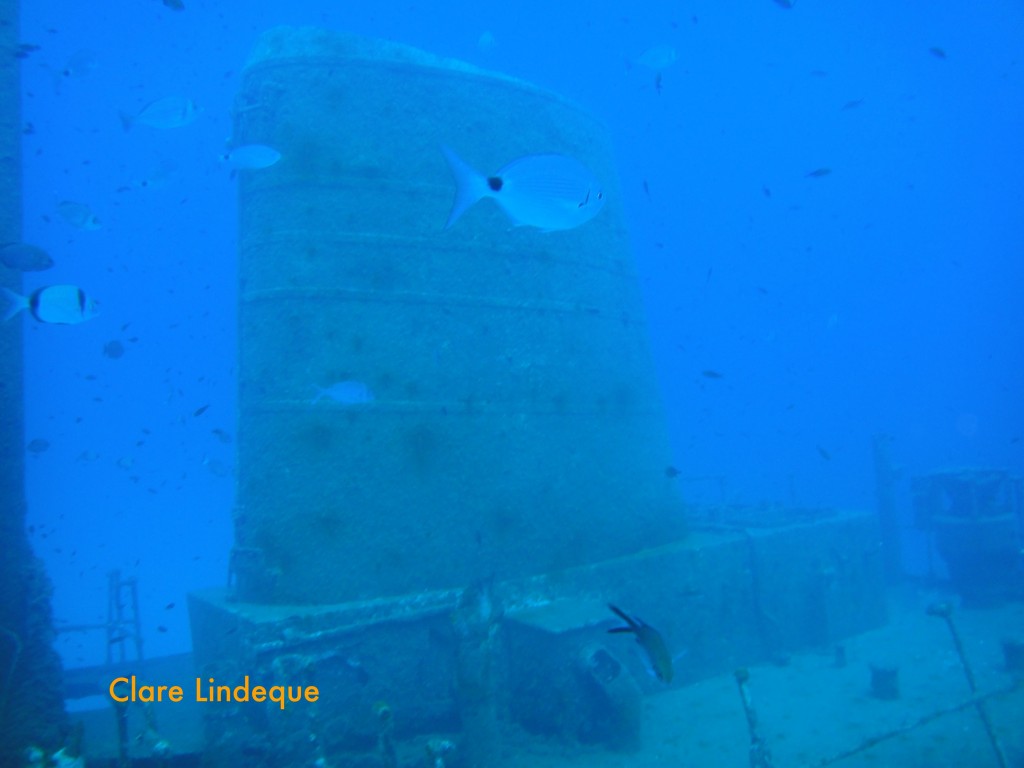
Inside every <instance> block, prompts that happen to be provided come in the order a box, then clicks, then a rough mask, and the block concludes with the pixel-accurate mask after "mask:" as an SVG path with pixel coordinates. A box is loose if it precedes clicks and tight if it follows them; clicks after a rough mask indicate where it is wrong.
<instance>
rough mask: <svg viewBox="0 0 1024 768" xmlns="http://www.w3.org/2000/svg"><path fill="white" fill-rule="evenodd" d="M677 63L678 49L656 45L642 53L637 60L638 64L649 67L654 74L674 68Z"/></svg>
mask: <svg viewBox="0 0 1024 768" xmlns="http://www.w3.org/2000/svg"><path fill="white" fill-rule="evenodd" d="M675 61H676V49H675V48H673V47H672V46H671V45H655V46H651V47H650V48H648V49H647V50H646V51H644V52H643V53H641V54H640V55H639V56H638V57H637V60H636V63H637V64H640V65H641V66H644V67H647V68H648V69H650V70H653V71H654V72H661V71H662V70H664V69H667V68H668V67H670V66H672V65H673V64H674V63H675Z"/></svg>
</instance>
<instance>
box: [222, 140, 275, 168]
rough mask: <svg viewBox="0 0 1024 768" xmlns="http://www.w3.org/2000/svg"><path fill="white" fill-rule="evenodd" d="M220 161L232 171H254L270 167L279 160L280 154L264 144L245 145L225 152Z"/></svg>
mask: <svg viewBox="0 0 1024 768" xmlns="http://www.w3.org/2000/svg"><path fill="white" fill-rule="evenodd" d="M220 159H221V161H222V162H223V163H224V164H225V165H227V166H228V168H231V169H232V170H235V171H255V170H259V169H260V168H269V167H270V166H272V165H273V164H274V163H276V162H277V161H278V160H280V159H281V153H280V152H278V151H277V150H276V149H274V148H273V147H268V146H267V145H266V144H246V145H245V146H242V147H235V148H234V149H231V150H229V151H227V152H225V153H224V154H223V155H221V156H220Z"/></svg>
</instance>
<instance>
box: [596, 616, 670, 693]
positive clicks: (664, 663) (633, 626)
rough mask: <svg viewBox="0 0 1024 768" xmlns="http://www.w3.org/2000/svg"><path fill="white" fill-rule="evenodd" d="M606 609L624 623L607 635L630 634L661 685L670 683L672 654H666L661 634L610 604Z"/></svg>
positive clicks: (666, 649)
mask: <svg viewBox="0 0 1024 768" xmlns="http://www.w3.org/2000/svg"><path fill="white" fill-rule="evenodd" d="M608 608H609V609H611V611H612V612H613V613H614V614H615V615H616V616H618V617H619V618H620V619H622V620H623V621H624V622H626V626H624V627H612V628H611V629H609V630H608V633H609V634H613V635H614V634H619V633H626V632H628V633H630V634H632V635H633V636H634V637H635V638H636V641H637V643H638V644H639V645H640V647H641V648H643V651H644V655H645V656H646V657H647V661H648V663H649V664H650V665H651V671H652V672H654V675H655V676H656V677H657V678H658V679H659V680H661V681H662V682H663V683H671V682H672V677H673V674H674V670H673V669H672V654H671V653H669V652H668V645H666V644H665V639H664V638H663V637H662V636H661V633H660V632H658V630H656V629H655V628H654V627H652V626H651V625H650V624H647V623H645V622H644V621H643V620H641V619H638V618H637V617H636V616H630V615H629V614H628V613H626V612H625V611H623V610H622V609H621V608H617V607H616V606H614V605H612V604H611V603H609V604H608Z"/></svg>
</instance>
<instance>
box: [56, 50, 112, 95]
mask: <svg viewBox="0 0 1024 768" xmlns="http://www.w3.org/2000/svg"><path fill="white" fill-rule="evenodd" d="M99 63H100V62H99V58H98V57H97V56H96V54H95V53H93V52H92V51H85V50H83V51H76V52H75V53H73V54H71V56H70V57H69V58H68V60H67V61H66V62H65V63H64V66H63V67H61V68H60V69H57V70H53V69H51V70H50V71H51V72H53V90H54V93H60V86H61V83H63V82H64V81H65V80H72V79H77V78H81V77H86V76H87V75H90V74H92V73H93V72H95V71H96V69H97V68H98V67H99ZM48 69H49V68H48Z"/></svg>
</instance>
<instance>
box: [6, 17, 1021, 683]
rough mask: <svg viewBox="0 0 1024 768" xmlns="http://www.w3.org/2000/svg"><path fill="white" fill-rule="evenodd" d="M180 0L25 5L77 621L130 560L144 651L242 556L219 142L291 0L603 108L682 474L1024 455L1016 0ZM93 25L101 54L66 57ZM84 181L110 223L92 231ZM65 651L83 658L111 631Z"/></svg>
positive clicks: (39, 474) (172, 638)
mask: <svg viewBox="0 0 1024 768" xmlns="http://www.w3.org/2000/svg"><path fill="white" fill-rule="evenodd" d="M185 4H186V8H185V10H184V11H180V12H176V11H173V10H171V9H169V8H167V7H165V6H164V5H162V4H161V3H160V2H158V0H135V2H132V3H119V4H104V3H92V4H71V3H67V2H58V0H33V2H31V3H25V4H24V5H23V9H22V34H21V39H22V40H23V41H24V42H26V43H33V44H36V45H39V46H40V49H39V50H38V51H35V52H34V53H32V54H31V55H30V56H29V57H28V58H27V59H26V60H25V62H24V98H23V117H24V121H25V122H26V135H25V137H24V168H25V216H24V239H25V240H27V241H28V242H32V243H36V244H38V245H40V246H43V247H45V248H47V249H48V250H49V251H50V253H51V254H52V256H53V257H54V258H55V260H56V261H57V264H56V266H55V267H54V268H53V269H52V270H50V271H49V272H45V273H38V274H31V275H28V276H27V277H26V281H25V287H26V289H27V290H28V289H32V288H35V287H38V286H40V285H45V284H51V283H63V282H70V283H76V284H79V285H81V286H83V287H84V288H85V289H86V290H87V291H88V292H89V293H91V294H92V295H94V296H95V297H96V298H98V299H99V300H100V301H101V302H102V310H103V314H102V315H101V317H99V318H97V319H95V320H92V321H90V322H88V323H85V324H82V325H78V326H72V327H52V326H50V327H44V326H40V325H38V324H36V323H34V322H32V321H31V320H29V319H24V318H23V319H19V320H18V321H17V322H23V323H24V324H25V342H26V364H27V368H26V378H27V392H28V402H27V435H26V436H27V438H28V439H29V440H31V439H34V438H42V439H45V440H47V441H48V442H49V448H48V449H47V450H46V451H44V452H42V453H39V454H32V455H30V456H29V461H28V472H29V474H28V483H29V500H30V521H29V522H30V525H31V526H32V529H31V531H32V540H33V544H34V546H35V548H36V551H37V552H38V553H39V554H40V555H41V556H43V557H44V558H45V559H46V561H47V565H48V567H49V569H50V572H51V574H52V576H53V579H54V582H55V586H56V592H55V598H54V607H55V612H56V616H57V618H58V620H59V621H61V622H71V623H79V622H91V621H102V620H104V618H105V611H106V575H105V574H106V573H107V571H109V570H110V569H112V568H120V569H122V571H124V572H125V573H130V574H137V575H138V576H139V579H140V595H141V598H142V615H143V622H144V631H145V634H146V643H147V646H146V648H147V653H148V654H151V655H152V654H160V653H166V652H172V651H180V650H185V649H187V648H188V647H189V644H190V640H189V635H188V626H187V618H186V614H185V612H184V595H185V593H186V592H187V591H188V590H190V589H193V588H196V587H201V586H208V585H211V584H218V585H219V584H222V583H223V582H224V581H225V579H226V573H227V552H228V549H229V547H230V543H231V531H230V510H231V505H232V492H233V478H232V474H231V473H232V471H233V470H234V466H233V444H231V443H227V442H224V441H223V439H222V437H221V436H218V435H217V434H215V433H214V432H213V430H222V431H223V432H225V433H227V434H229V435H233V434H234V407H235V393H234V357H235V295H236V294H235V255H234V250H235V234H234V230H235V222H236V201H235V182H234V181H233V180H232V179H231V178H230V177H229V173H228V171H227V169H225V168H224V167H223V166H222V165H221V164H220V163H219V162H218V159H217V158H218V155H219V154H220V153H221V152H222V151H224V147H225V141H226V140H227V139H228V138H229V137H230V135H231V118H230V108H231V104H232V99H233V97H234V93H235V90H236V88H237V86H238V82H239V72H240V69H241V67H242V65H243V63H244V61H245V58H246V56H247V55H248V52H249V51H250V49H251V47H252V45H253V43H254V41H255V40H256V38H257V36H258V35H259V33H260V32H262V31H263V30H265V29H267V28H269V27H271V26H274V25H276V24H303V25H305V24H313V25H321V26H325V27H329V28H333V29H339V30H345V31H351V32H357V33H361V34H366V35H369V36H374V37H384V38H389V39H393V40H396V41H400V42H403V43H408V44H411V45H414V46H418V47H421V48H423V49H426V50H429V51H431V52H433V53H437V54H440V55H444V56H451V57H456V58H460V59H464V60H467V61H470V62H472V63H475V64H478V65H480V66H483V67H487V68H491V69H494V70H497V71H501V72H504V73H508V74H511V75H514V76H517V77H520V78H522V79H525V80H529V81H532V82H534V83H536V84H538V85H540V86H542V87H544V88H547V89H550V90H553V91H556V92H559V93H561V94H564V95H565V96H567V97H569V98H571V99H573V100H575V101H577V102H579V103H581V104H583V105H584V106H585V107H586V108H587V109H589V110H591V111H592V112H593V113H595V114H596V115H598V116H599V117H600V118H602V119H603V120H604V121H605V123H606V124H607V125H608V128H609V130H610V132H611V134H612V137H613V141H614V144H615V148H616V161H617V165H618V170H619V176H620V181H621V190H622V194H623V195H624V200H623V203H624V205H625V209H626V211H627V213H628V218H629V226H630V230H631V237H632V241H633V246H634V253H635V258H636V262H637V268H638V272H639V274H640V276H641V280H642V283H643V289H644V294H645V298H646V302H647V319H648V323H649V328H650V337H651V344H652V350H653V353H654V356H655V361H656V365H657V369H658V372H659V376H660V383H661V386H662V390H663V393H664V399H665V403H666V407H667V415H668V419H669V423H670V429H671V436H672V439H673V445H674V461H675V466H676V467H678V468H679V469H680V471H681V473H682V474H681V475H680V477H679V478H678V482H679V486H680V491H681V492H682V493H683V495H684V498H687V499H690V500H692V501H695V502H719V501H738V502H745V503H759V502H761V501H769V502H778V503H783V504H797V505H814V506H820V505H824V506H838V507H861V508H864V507H869V506H870V505H871V504H872V503H873V493H874V486H873V476H872V467H871V452H870V441H871V436H872V435H874V434H878V433H887V434H890V435H892V436H893V438H894V443H893V456H894V459H895V460H896V463H897V464H898V465H900V466H901V467H903V468H904V473H905V476H909V475H912V474H914V473H917V472H922V471H927V470H931V469H936V468H943V467H950V466H985V467H1004V468H1009V469H1015V470H1020V469H1021V467H1022V464H1024V355H1022V354H1021V350H1022V349H1024V302H1022V296H1024V259H1022V257H1024V225H1022V224H1021V218H1022V217H1021V211H1022V210H1024V178H1022V170H1024V139H1022V137H1024V73H1022V67H1024V61H1022V57H1024V6H1022V5H1021V4H1020V3H1017V2H1010V1H1009V0H1002V1H997V2H991V3H985V4H980V5H978V4H964V3H952V2H940V3H933V4H928V5H927V7H925V6H918V5H900V4H892V3H883V2H878V1H872V2H863V3H857V4H841V5H840V7H836V6H837V4H834V3H832V4H824V3H815V2H811V0H802V1H801V2H797V4H796V5H795V6H794V7H793V8H791V9H784V8H782V7H781V6H780V5H778V4H776V3H775V2H772V1H771V0H757V1H756V2H755V1H753V0H751V1H749V2H742V3H733V4H728V5H727V6H726V7H722V4H720V3H711V2H692V3H667V2H666V3H654V2H651V3H645V4H643V8H642V9H641V10H635V9H632V8H630V7H629V6H630V5H632V4H625V3H622V4H618V5H616V4H611V3H607V4H595V3H579V2H569V3H561V4H557V5H554V4H550V3H535V2H525V3H518V4H514V5H512V4H509V5H508V7H500V8H499V7H492V8H488V7H487V6H486V4H475V3H474V4H470V3H433V4H408V3H389V2H382V3H368V4H360V6H359V7H355V6H354V5H353V4H347V3H329V2H324V1H323V0H321V1H320V2H309V1H308V0H296V1H295V2H289V3H255V2H253V3H240V2H233V3H214V2H203V0H185ZM656 46H670V47H672V48H674V49H675V51H676V55H677V58H676V60H675V61H674V62H673V63H671V64H670V65H668V66H665V67H664V68H663V69H662V70H661V71H660V73H659V72H655V71H654V70H652V69H651V68H649V67H646V66H645V65H644V64H643V63H641V60H642V58H643V54H644V53H645V51H649V50H650V49H652V48H654V47H656ZM81 51H88V52H91V53H92V54H93V56H92V57H91V58H92V59H93V60H94V61H95V63H96V66H95V69H93V70H91V71H88V72H84V73H82V74H81V75H73V76H69V77H64V76H61V75H59V74H55V73H59V72H60V71H61V70H62V69H64V68H65V67H66V66H67V64H68V62H69V61H74V60H76V59H73V57H75V56H76V55H77V54H79V52H81ZM940 54H941V55H940ZM79 60H80V59H79ZM55 83H59V87H56V86H55ZM168 95H181V96H187V97H189V98H192V99H194V100H195V101H196V102H198V103H199V104H200V105H201V106H202V107H203V109H204V111H203V114H202V115H201V116H200V118H199V119H198V120H197V121H196V122H195V123H193V124H192V125H190V126H187V127H184V128H180V129H175V130H171V131H158V130H152V129H149V128H147V127H145V126H137V127H136V128H135V129H133V130H132V131H131V132H128V133H126V132H124V131H123V130H122V126H121V122H120V120H119V117H118V113H119V111H126V112H129V113H131V112H134V111H136V110H138V109H139V108H140V107H142V106H143V105H144V104H146V103H147V102H149V101H152V100H154V99H158V98H161V97H164V96H168ZM457 131H458V127H457V126H453V136H457ZM453 141H455V139H454V138H453ZM545 149H546V148H544V147H538V148H537V151H538V152H542V151H544V150H545ZM510 159H511V158H510ZM820 168H828V169H830V171H831V173H829V174H828V175H825V176H820V177H819V176H809V175H808V174H809V173H811V172H813V171H815V170H816V169H820ZM62 200H74V201H79V202H83V203H87V204H88V205H89V206H91V207H92V208H93V210H94V211H95V213H96V215H97V216H99V218H100V219H101V221H102V223H103V227H102V229H100V230H98V231H83V230H79V229H76V228H74V227H72V226H70V225H69V224H68V223H67V222H65V221H64V220H62V219H61V217H60V216H58V215H57V213H56V210H55V209H56V205H57V203H59V202H60V201H62ZM442 225H443V222H438V226H439V227H440V226H442ZM466 268H467V269H472V264H467V265H466ZM115 340H116V341H119V342H120V343H121V344H122V345H123V348H124V354H123V356H121V357H117V358H112V357H110V356H108V355H105V354H104V345H106V344H107V343H108V342H111V341H115ZM295 362H296V361H291V360H288V359H282V360H281V361H280V365H281V366H282V367H287V366H288V365H290V364H295ZM707 371H714V372H716V373H718V374H720V378H711V377H709V376H708V375H706V374H705V372H707ZM203 406H209V407H208V408H207V409H206V410H205V412H203V413H201V414H200V415H198V416H197V415H194V414H195V413H196V412H197V410H198V409H200V408H201V407H203ZM172 604H173V607H169V606H171V605H172ZM59 647H60V649H61V652H62V653H63V655H64V657H65V661H66V662H67V663H68V664H70V665H80V664H84V663H95V662H98V661H100V660H101V659H102V655H103V652H104V649H103V641H102V638H99V637H97V638H91V637H88V636H83V635H78V634H73V635H62V636H61V637H60V639H59Z"/></svg>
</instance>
